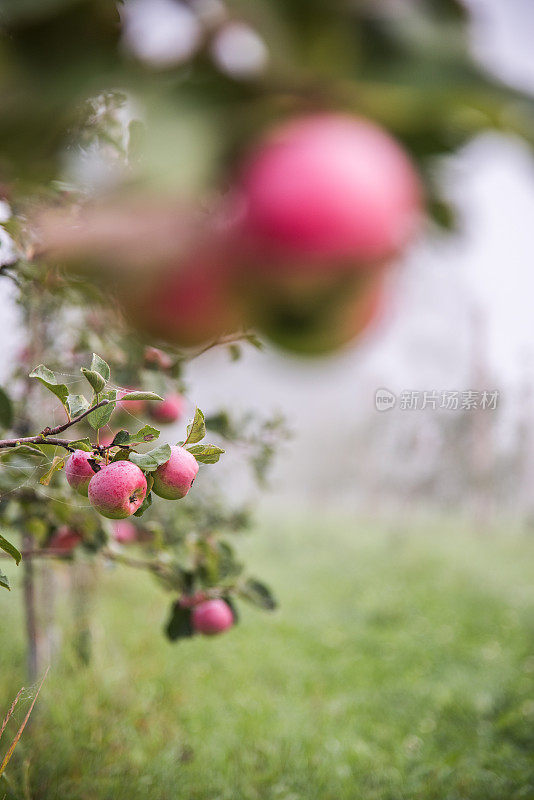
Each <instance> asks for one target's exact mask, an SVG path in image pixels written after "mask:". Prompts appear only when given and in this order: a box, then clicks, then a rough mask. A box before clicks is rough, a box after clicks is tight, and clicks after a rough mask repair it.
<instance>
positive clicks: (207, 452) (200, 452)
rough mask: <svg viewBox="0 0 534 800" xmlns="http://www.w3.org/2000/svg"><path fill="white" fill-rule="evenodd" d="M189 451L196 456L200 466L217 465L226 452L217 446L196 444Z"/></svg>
mask: <svg viewBox="0 0 534 800" xmlns="http://www.w3.org/2000/svg"><path fill="white" fill-rule="evenodd" d="M187 450H189V452H190V453H191V455H193V456H195V458H196V460H197V461H198V463H199V464H216V463H217V461H218V460H219V458H220V457H221V455H222V454H223V453H224V452H225V451H224V450H223V449H222V448H221V447H217V445H215V444H195V445H193V446H192V447H188V448H187Z"/></svg>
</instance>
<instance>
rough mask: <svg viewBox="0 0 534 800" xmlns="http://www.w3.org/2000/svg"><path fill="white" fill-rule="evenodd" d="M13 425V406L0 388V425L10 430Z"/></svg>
mask: <svg viewBox="0 0 534 800" xmlns="http://www.w3.org/2000/svg"><path fill="white" fill-rule="evenodd" d="M12 424H13V404H12V402H11V400H10V399H9V396H8V395H7V394H6V392H5V391H4V390H3V389H2V388H1V387H0V425H1V426H2V428H10V427H11V425H12Z"/></svg>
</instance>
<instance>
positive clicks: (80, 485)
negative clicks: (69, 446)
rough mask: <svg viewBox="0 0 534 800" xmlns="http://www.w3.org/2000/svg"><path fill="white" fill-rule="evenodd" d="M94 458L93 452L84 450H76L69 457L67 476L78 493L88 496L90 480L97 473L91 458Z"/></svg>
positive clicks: (69, 482)
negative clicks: (91, 463) (90, 461)
mask: <svg viewBox="0 0 534 800" xmlns="http://www.w3.org/2000/svg"><path fill="white" fill-rule="evenodd" d="M90 458H94V455H93V453H86V452H85V451H84V450H75V451H74V453H73V454H72V455H71V456H69V457H68V459H67V463H66V464H65V477H66V478H67V482H68V484H69V486H72V488H73V489H75V490H76V491H77V492H78V494H81V495H84V497H87V488H88V486H89V481H90V480H91V478H92V477H93V475H94V474H95V473H94V471H93V469H92V468H91V465H90V464H89V459H90Z"/></svg>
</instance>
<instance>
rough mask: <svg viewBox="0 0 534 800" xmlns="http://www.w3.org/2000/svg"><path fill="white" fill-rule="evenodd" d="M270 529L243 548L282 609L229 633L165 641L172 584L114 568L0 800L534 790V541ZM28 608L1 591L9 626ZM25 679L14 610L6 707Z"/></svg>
mask: <svg viewBox="0 0 534 800" xmlns="http://www.w3.org/2000/svg"><path fill="white" fill-rule="evenodd" d="M260 534H261V535H258V536H254V537H252V538H251V539H250V540H247V541H246V542H243V547H242V549H243V551H246V554H247V557H248V558H249V559H250V560H251V561H252V563H253V564H254V565H255V566H256V569H257V572H258V574H261V575H263V576H264V577H265V578H268V579H269V580H270V581H271V583H272V585H273V586H274V588H275V590H276V592H277V594H278V596H279V599H280V601H281V609H280V611H279V612H277V613H276V614H275V615H272V616H268V615H264V614H262V613H261V612H256V611H255V610H247V609H245V610H244V613H243V616H242V624H241V625H240V626H239V628H238V629H236V630H235V631H233V632H231V633H230V634H229V635H226V636H224V637H220V638H219V639H217V640H211V641H208V640H203V639H195V640H194V641H188V642H185V643H181V644H177V645H171V644H168V643H167V642H166V641H165V640H164V639H163V637H162V636H161V634H160V630H159V629H160V628H161V625H162V621H163V619H164V616H165V613H166V611H165V610H164V603H165V602H166V599H167V598H166V597H165V596H162V594H161V593H160V591H159V589H157V587H156V586H155V585H153V584H152V582H151V581H150V580H149V579H145V578H141V577H140V576H139V575H137V574H132V572H129V571H126V570H124V571H120V572H118V573H117V572H114V573H111V574H110V573H108V574H105V575H104V576H103V577H102V580H101V587H100V591H99V596H98V601H97V607H96V621H95V656H94V661H93V664H92V665H91V666H90V667H89V668H81V667H79V666H78V665H77V664H76V662H75V661H74V659H73V657H72V655H71V654H69V650H68V648H67V649H65V650H64V653H63V656H62V659H61V660H60V662H59V663H56V664H55V665H54V666H53V668H52V670H51V672H50V674H49V677H48V679H47V682H46V684H45V687H44V689H43V693H42V696H41V697H40V698H39V701H38V707H37V713H36V715H35V718H34V721H33V726H32V729H31V730H30V731H26V732H25V734H24V736H23V739H22V741H21V743H20V744H19V747H18V748H17V751H16V756H15V757H14V759H13V761H12V766H11V767H10V769H9V778H10V781H11V785H12V786H13V787H14V789H15V791H13V792H12V791H11V790H10V789H9V787H8V786H7V784H4V786H3V787H2V783H1V782H0V798H2V796H3V791H2V789H3V790H4V791H5V793H6V797H7V798H11V797H22V798H25V800H29V798H32V800H38V798H61V799H62V800H82V798H83V800H95V799H96V798H98V800H100V799H103V798H106V800H108V799H109V800H111V798H114V800H122V799H123V798H124V800H138V799H139V800H141V798H143V800H147V799H150V800H152V798H153V799H154V800H167V799H168V800H208V798H209V800H259V799H260V798H268V799H269V800H316V799H317V800H319V798H320V800H356V799H358V800H359V798H362V800H403V799H404V798H405V799H406V800H423V798H424V800H467V799H469V800H474V799H475V798H476V799H477V800H478V798H480V800H514V799H515V798H528V799H529V800H530V799H531V798H533V797H534V755H533V754H534V694H533V687H534V615H533V611H534V588H533V586H532V583H531V582H530V578H531V575H532V561H533V556H534V540H529V539H526V538H522V537H520V536H518V535H507V536H506V535H504V534H503V535H502V536H499V537H495V538H492V537H488V538H482V537H479V538H477V537H476V536H474V535H473V534H470V533H469V532H468V531H466V530H461V531H459V530H457V529H455V527H454V526H452V525H442V526H441V527H440V526H434V529H433V530H419V531H412V532H410V533H409V534H408V535H403V534H401V533H400V532H397V533H395V532H392V531H389V532H388V531H385V530H384V529H380V530H378V529H377V528H376V527H375V528H373V527H372V526H370V525H366V524H357V523H356V522H354V521H352V522H343V521H340V520H338V521H334V520H332V519H330V520H323V521H318V520H316V519H315V520H314V521H311V520H310V521H303V520H301V521H300V522H294V521H293V522H287V521H286V522H284V521H283V520H280V519H276V520H273V524H272V525H271V526H269V525H264V527H263V529H262V530H261V531H260ZM13 578H14V582H15V583H20V578H19V575H18V574H16V573H15V574H14V576H13ZM19 605H20V597H19V596H18V592H17V591H13V592H12V593H11V595H8V594H7V593H4V594H3V595H2V596H1V598H0V613H1V614H2V619H3V620H4V615H5V613H6V610H7V608H8V607H9V609H10V610H11V608H12V607H17V606H19ZM22 680H23V644H22V637H21V634H20V633H19V630H18V627H17V622H16V621H14V623H13V624H12V625H11V624H10V623H9V622H4V621H3V624H2V631H1V632H0V701H1V704H2V707H5V708H7V706H8V701H9V700H10V699H11V697H12V696H13V695H14V694H15V692H16V690H17V689H18V687H19V686H20V684H21V682H22ZM4 747H5V745H4Z"/></svg>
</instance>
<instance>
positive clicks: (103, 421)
mask: <svg viewBox="0 0 534 800" xmlns="http://www.w3.org/2000/svg"><path fill="white" fill-rule="evenodd" d="M102 400H109V403H108V404H107V405H105V406H102V407H101V408H97V409H96V411H92V412H91V413H90V414H88V415H87V422H88V423H89V425H90V426H91V428H94V430H95V431H96V430H98V429H99V428H102V427H104V425H107V424H108V422H109V420H110V419H111V415H112V414H113V411H114V410H115V402H116V400H117V392H116V391H115V389H112V390H111V391H109V392H104V394H102V395H101V396H100V401H102ZM100 401H99V402H100ZM94 405H96V403H94Z"/></svg>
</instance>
